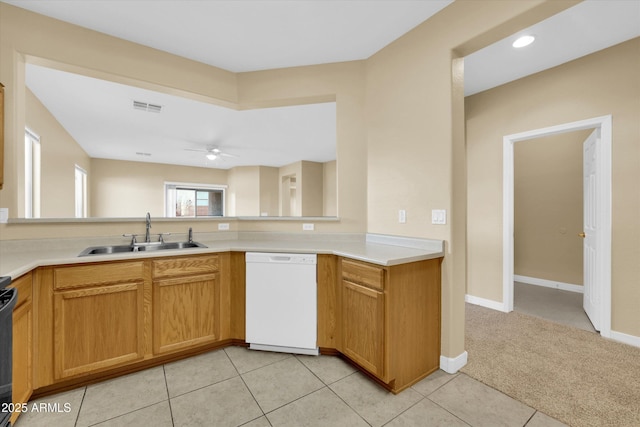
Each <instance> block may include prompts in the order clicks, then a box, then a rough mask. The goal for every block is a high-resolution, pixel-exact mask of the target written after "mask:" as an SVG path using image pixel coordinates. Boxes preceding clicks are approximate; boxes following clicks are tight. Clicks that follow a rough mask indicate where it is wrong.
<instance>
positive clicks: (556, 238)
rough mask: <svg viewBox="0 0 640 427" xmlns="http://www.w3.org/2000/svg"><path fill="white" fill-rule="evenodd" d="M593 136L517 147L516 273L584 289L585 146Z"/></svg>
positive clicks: (556, 138) (564, 137)
mask: <svg viewBox="0 0 640 427" xmlns="http://www.w3.org/2000/svg"><path fill="white" fill-rule="evenodd" d="M591 132H592V131H591V130H583V131H576V132H568V133H563V134H560V135H554V136H549V137H545V138H536V139H530V140H526V141H520V142H518V143H516V144H514V147H513V148H514V179H513V181H514V273H515V274H517V275H521V276H527V277H533V278H537V279H545V280H551V281H555V282H563V283H569V284H573V285H582V238H581V237H580V236H578V233H580V232H582V200H583V194H582V143H583V142H584V140H586V139H587V137H588V136H589V134H590V133H591Z"/></svg>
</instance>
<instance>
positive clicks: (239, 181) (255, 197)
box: [227, 166, 260, 216]
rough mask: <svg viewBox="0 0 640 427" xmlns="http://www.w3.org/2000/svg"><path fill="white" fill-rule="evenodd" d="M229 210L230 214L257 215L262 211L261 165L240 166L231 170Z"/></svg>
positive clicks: (228, 195)
mask: <svg viewBox="0 0 640 427" xmlns="http://www.w3.org/2000/svg"><path fill="white" fill-rule="evenodd" d="M227 201H228V206H227V212H228V215H230V216H257V215H259V212H260V167H259V166H238V167H235V168H231V169H230V170H229V191H228V194H227Z"/></svg>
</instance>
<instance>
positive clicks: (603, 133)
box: [502, 115, 612, 338]
mask: <svg viewBox="0 0 640 427" xmlns="http://www.w3.org/2000/svg"><path fill="white" fill-rule="evenodd" d="M584 129H599V130H600V140H599V141H598V143H597V145H596V168H597V170H598V176H597V178H596V182H597V183H596V185H597V191H596V192H597V194H596V205H597V208H596V209H597V213H598V216H599V218H600V219H601V230H602V236H598V237H602V238H600V239H599V241H598V243H597V245H596V250H597V251H598V262H597V265H596V283H598V284H599V286H600V291H601V292H600V295H601V299H600V313H601V318H602V325H601V330H600V334H601V335H602V336H603V337H607V338H609V337H610V336H611V142H612V118H611V115H607V116H601V117H594V118H591V119H586V120H580V121H577V122H571V123H564V124H561V125H557V126H551V127H546V128H541V129H535V130H530V131H526V132H521V133H516V134H512V135H506V136H504V137H503V178H502V184H503V188H502V190H503V191H502V218H503V226H502V238H503V241H502V248H503V249H502V254H503V257H502V277H503V284H502V301H503V306H504V311H505V312H507V313H508V312H511V311H513V275H514V272H513V271H514V266H513V265H514V236H513V235H514V214H513V211H514V207H513V205H514V156H513V144H514V143H516V142H519V141H526V140H528V139H533V138H540V137H544V136H551V135H557V134H561V133H566V132H573V131H577V130H584Z"/></svg>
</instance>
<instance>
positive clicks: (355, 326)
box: [338, 258, 442, 393]
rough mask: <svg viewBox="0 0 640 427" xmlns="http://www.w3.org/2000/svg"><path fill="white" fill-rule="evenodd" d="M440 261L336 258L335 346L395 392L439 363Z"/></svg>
mask: <svg viewBox="0 0 640 427" xmlns="http://www.w3.org/2000/svg"><path fill="white" fill-rule="evenodd" d="M441 261H442V259H441V258H438V259H433V260H426V261H418V262H412V263H407V264H401V265H396V266H390V267H382V266H378V265H373V264H368V263H365V262H360V261H354V260H350V259H346V258H341V259H340V266H339V277H340V283H341V285H340V295H338V299H339V304H340V306H341V308H342V310H341V319H340V325H341V336H342V340H341V345H339V346H338V350H339V351H341V352H342V353H343V354H344V355H345V356H347V357H348V358H349V359H351V360H352V361H353V362H355V363H356V364H358V365H359V366H360V367H362V368H363V369H365V370H366V371H367V372H369V373H370V374H371V375H372V376H373V377H375V378H377V379H378V380H379V381H380V382H382V383H384V384H385V385H386V386H387V388H389V389H390V390H391V391H393V392H395V393H397V392H399V391H401V390H403V389H405V388H407V387H409V386H411V385H412V384H414V383H416V382H417V381H419V380H421V379H422V378H424V377H426V376H427V375H429V374H430V373H432V372H434V371H435V370H437V369H438V367H439V363H440V263H441Z"/></svg>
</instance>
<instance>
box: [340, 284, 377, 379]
mask: <svg viewBox="0 0 640 427" xmlns="http://www.w3.org/2000/svg"><path fill="white" fill-rule="evenodd" d="M384 307H385V305H384V293H382V292H380V291H377V290H374V289H371V288H368V287H365V286H361V285H358V284H355V283H353V282H350V281H348V280H344V279H343V280H342V336H343V337H344V338H343V343H342V352H343V353H344V354H345V355H347V356H348V357H350V358H351V359H352V360H353V361H354V362H356V363H357V364H359V365H360V366H362V367H363V368H365V369H367V370H368V371H369V372H371V373H372V374H374V375H375V376H377V377H378V378H380V379H382V380H385V379H386V377H385V367H384V362H385V355H384V350H385V346H384V338H385V331H384Z"/></svg>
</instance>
